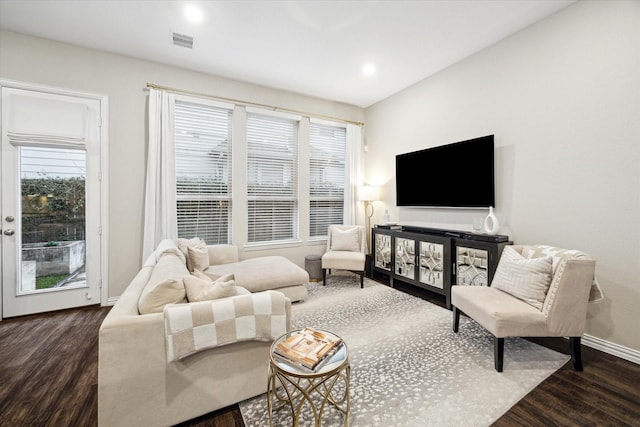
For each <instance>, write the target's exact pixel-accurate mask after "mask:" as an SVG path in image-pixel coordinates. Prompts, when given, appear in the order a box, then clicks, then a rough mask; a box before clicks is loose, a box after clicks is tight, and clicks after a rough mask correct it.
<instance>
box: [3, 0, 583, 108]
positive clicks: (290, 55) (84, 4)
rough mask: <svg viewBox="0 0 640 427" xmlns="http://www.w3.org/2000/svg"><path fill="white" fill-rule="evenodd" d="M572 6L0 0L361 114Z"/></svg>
mask: <svg viewBox="0 0 640 427" xmlns="http://www.w3.org/2000/svg"><path fill="white" fill-rule="evenodd" d="M574 1H575V0H424V1H420V0H413V1H402V0H398V1H392V0H387V1H364V0H362V1H347V0H343V1H311V0H309V1H272V0H262V1H260V0H253V1H244V0H237V1H230V0H227V1H211V0H209V1H202V0H201V1H190V2H189V1H173V0H123V1H122V0H82V1H78V0H0V28H2V29H5V30H9V31H15V32H19V33H25V34H29V35H33V36H38V37H44V38H48V39H52V40H57V41H61V42H65V43H70V44H74V45H79V46H84V47H89V48H93V49H98V50H104V51H108V52H114V53H118V54H123V55H128V56H133V57H137V58H142V59H146V60H150V61H155V62H160V63H164V64H170V65H176V66H178V67H183V68H188V69H192V70H197V71H201V72H205V73H209V74H214V75H218V76H222V77H228V78H233V79H237V80H242V81H246V82H251V83H255V84H259V85H263V86H268V87H273V88H277V89H283V90H288V91H293V92H297V93H301V94H305V95H310V96H315V97H320V98H325V99H330V100H335V101H340V102H345V103H348V104H353V105H357V106H361V107H367V106H369V105H371V104H373V103H375V102H377V101H380V100H382V99H384V98H386V97H388V96H390V95H392V94H394V93H396V92H398V91H400V90H402V89H404V88H406V87H408V86H411V85H412V84H414V83H416V82H418V81H420V80H422V79H424V78H425V77H428V76H430V75H432V74H434V73H436V72H438V71H440V70H442V69H444V68H446V67H448V66H449V65H451V64H453V63H455V62H457V61H459V60H461V59H462V58H465V57H467V56H469V55H471V54H473V53H475V52H477V51H479V50H481V49H483V48H485V47H487V46H489V45H491V44H493V43H495V42H497V41H499V40H501V39H503V38H505V37H507V36H509V35H511V34H513V33H515V32H517V31H519V30H521V29H523V28H525V27H527V26H529V25H531V24H533V23H535V22H537V21H539V20H541V19H544V18H545V17H547V16H549V15H552V14H553V13H555V12H557V11H558V10H560V9H563V8H565V7H567V6H569V5H570V4H572V3H574ZM187 4H195V5H197V6H199V7H200V8H201V9H202V12H203V14H204V18H203V20H202V21H201V22H200V23H197V24H193V23H189V22H188V21H187V20H186V18H185V17H184V14H183V7H184V6H185V5H187ZM173 32H179V33H183V34H187V35H190V36H193V37H194V46H193V49H191V50H190V49H187V48H184V47H179V46H175V45H173V42H172V33H173ZM367 62H372V63H375V64H376V68H377V71H376V73H375V74H373V75H372V76H364V75H363V74H362V67H363V65H364V64H365V63H367ZM155 83H159V84H162V82H155Z"/></svg>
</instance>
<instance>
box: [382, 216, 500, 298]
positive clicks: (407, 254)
mask: <svg viewBox="0 0 640 427" xmlns="http://www.w3.org/2000/svg"><path fill="white" fill-rule="evenodd" d="M372 237H373V239H372V241H373V242H372V244H373V247H372V254H373V268H372V269H371V277H372V278H375V275H376V273H380V274H383V275H386V276H388V277H389V284H390V285H391V287H393V285H394V281H395V280H399V281H401V282H403V283H408V284H410V285H413V286H417V287H419V288H421V289H425V290H427V291H430V292H435V293H437V294H440V295H443V296H444V297H445V302H446V305H447V308H448V309H450V308H451V286H452V285H471V286H489V285H490V284H491V280H492V279H493V274H494V273H495V271H496V267H497V266H498V261H499V260H500V255H501V254H502V250H503V249H504V247H505V246H506V245H511V244H513V242H511V241H510V240H509V236H505V235H487V234H474V233H467V232H464V231H455V230H441V229H436V228H424V227H414V226H402V225H394V226H388V225H375V226H374V227H373V230H372Z"/></svg>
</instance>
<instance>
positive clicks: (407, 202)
mask: <svg viewBox="0 0 640 427" xmlns="http://www.w3.org/2000/svg"><path fill="white" fill-rule="evenodd" d="M396 204H397V205H398V206H405V207H409V206H414V207H442V208H449V207H451V208H487V207H489V206H494V207H495V185H494V159H493V135H487V136H482V137H480V138H474V139H469V140H466V141H460V142H455V143H453V144H447V145H441V146H438V147H433V148H427V149H424V150H419V151H413V152H411V153H404V154H398V155H397V156H396Z"/></svg>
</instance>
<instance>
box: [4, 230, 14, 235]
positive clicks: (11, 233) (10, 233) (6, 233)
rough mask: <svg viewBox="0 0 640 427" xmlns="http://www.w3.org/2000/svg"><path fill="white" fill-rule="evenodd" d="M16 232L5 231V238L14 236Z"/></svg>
mask: <svg viewBox="0 0 640 427" xmlns="http://www.w3.org/2000/svg"><path fill="white" fill-rule="evenodd" d="M15 233H16V232H15V231H14V230H4V235H5V236H13V235H14V234H15Z"/></svg>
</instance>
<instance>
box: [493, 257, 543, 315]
mask: <svg viewBox="0 0 640 427" xmlns="http://www.w3.org/2000/svg"><path fill="white" fill-rule="evenodd" d="M551 268H552V260H551V257H550V256H546V257H540V258H524V257H523V256H522V255H520V254H519V253H518V251H516V250H515V249H513V248H511V247H509V246H507V247H505V248H504V250H503V251H502V257H501V258H500V262H499V263H498V268H497V269H496V273H495V275H494V276H493V281H492V282H491V286H492V287H494V288H496V289H500V290H501V291H504V292H506V293H508V294H511V295H513V296H514V297H516V298H518V299H521V300H523V301H524V302H526V303H527V304H529V305H531V306H533V307H535V308H537V309H538V310H542V305H543V304H544V300H545V298H546V296H547V291H548V290H549V285H550V284H551V271H552V270H551Z"/></svg>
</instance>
